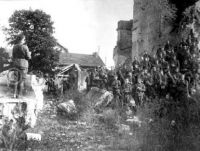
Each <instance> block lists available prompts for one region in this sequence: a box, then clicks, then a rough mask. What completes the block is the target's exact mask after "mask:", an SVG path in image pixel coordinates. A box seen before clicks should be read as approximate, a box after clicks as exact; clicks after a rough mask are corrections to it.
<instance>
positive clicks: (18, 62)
mask: <svg viewBox="0 0 200 151" xmlns="http://www.w3.org/2000/svg"><path fill="white" fill-rule="evenodd" d="M24 43H25V36H24V35H23V34H20V35H19V36H18V37H17V44H16V45H15V46H14V47H13V52H12V57H13V65H14V67H16V68H17V69H18V71H19V72H18V71H17V72H16V74H17V75H18V76H17V77H18V82H17V84H15V86H14V96H13V97H14V98H18V97H22V96H23V90H24V83H25V80H26V75H27V72H28V67H29V62H28V61H29V60H30V59H31V52H30V51H29V49H28V47H27V45H25V44H24Z"/></svg>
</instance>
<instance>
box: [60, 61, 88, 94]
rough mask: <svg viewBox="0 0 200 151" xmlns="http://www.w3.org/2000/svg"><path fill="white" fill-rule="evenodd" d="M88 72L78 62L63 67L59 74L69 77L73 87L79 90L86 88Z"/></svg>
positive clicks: (62, 76) (61, 76)
mask: <svg viewBox="0 0 200 151" xmlns="http://www.w3.org/2000/svg"><path fill="white" fill-rule="evenodd" d="M87 75H88V73H87V71H85V70H84V69H82V68H81V67H80V66H79V65H78V64H71V65H68V66H64V67H62V68H61V71H60V72H59V73H58V74H57V77H58V78H61V79H63V78H67V79H68V81H69V83H70V85H71V86H72V88H73V89H77V90H79V91H81V90H84V89H86V82H85V79H86V77H87Z"/></svg>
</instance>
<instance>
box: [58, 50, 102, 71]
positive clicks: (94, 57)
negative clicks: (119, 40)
mask: <svg viewBox="0 0 200 151" xmlns="http://www.w3.org/2000/svg"><path fill="white" fill-rule="evenodd" d="M71 64H78V65H79V66H80V67H81V68H83V69H91V68H95V67H99V66H105V64H104V62H103V61H102V59H101V58H100V56H99V55H98V53H96V52H95V53H93V54H91V55H88V54H78V53H68V52H62V53H60V58H59V66H60V67H63V66H69V65H71Z"/></svg>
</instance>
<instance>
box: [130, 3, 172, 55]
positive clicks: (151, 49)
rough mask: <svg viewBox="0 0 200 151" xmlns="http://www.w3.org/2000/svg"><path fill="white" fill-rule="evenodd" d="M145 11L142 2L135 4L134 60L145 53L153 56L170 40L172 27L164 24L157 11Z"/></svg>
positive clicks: (133, 30) (133, 29)
mask: <svg viewBox="0 0 200 151" xmlns="http://www.w3.org/2000/svg"><path fill="white" fill-rule="evenodd" d="M153 9H154V8H152V9H149V10H148V11H147V10H145V9H144V8H143V6H142V3H141V1H140V0H134V3H133V27H132V58H133V57H134V56H136V57H138V56H140V54H142V53H143V52H144V51H147V52H148V53H150V54H152V53H155V51H156V50H157V48H158V47H159V46H160V45H162V44H163V43H165V42H166V41H167V40H168V39H169V36H168V35H169V33H170V31H171V29H172V27H171V26H170V25H169V24H163V18H162V16H161V15H160V14H159V13H158V14H155V11H154V10H153Z"/></svg>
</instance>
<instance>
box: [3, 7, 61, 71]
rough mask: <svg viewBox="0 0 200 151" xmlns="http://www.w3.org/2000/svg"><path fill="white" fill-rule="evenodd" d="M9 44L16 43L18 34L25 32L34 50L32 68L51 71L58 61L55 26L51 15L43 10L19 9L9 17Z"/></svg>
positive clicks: (30, 47) (27, 41)
mask: <svg viewBox="0 0 200 151" xmlns="http://www.w3.org/2000/svg"><path fill="white" fill-rule="evenodd" d="M5 31H6V32H7V34H8V35H9V36H8V37H7V40H8V41H9V44H11V45H13V44H15V43H16V36H17V35H18V34H19V33H23V34H24V35H25V37H26V43H27V46H28V47H29V49H30V51H31V52H32V59H31V62H30V66H31V69H32V70H40V71H43V72H51V71H52V69H53V68H54V67H55V65H56V62H57V61H58V59H59V58H58V56H59V52H58V50H57V49H55V46H56V43H57V42H56V39H55V38H54V37H53V33H54V27H53V21H52V20H51V16H50V15H48V14H46V13H45V12H43V11H42V10H34V11H33V10H17V11H15V12H14V13H13V15H12V16H11V17H10V18H9V28H6V29H5Z"/></svg>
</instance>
